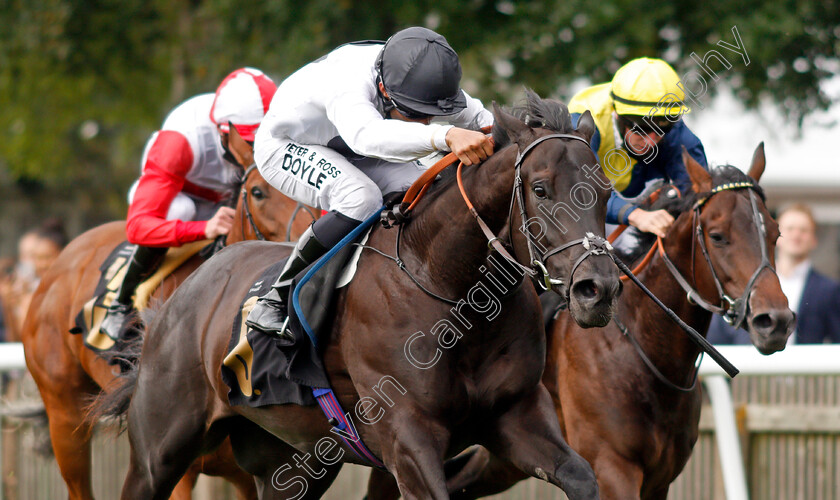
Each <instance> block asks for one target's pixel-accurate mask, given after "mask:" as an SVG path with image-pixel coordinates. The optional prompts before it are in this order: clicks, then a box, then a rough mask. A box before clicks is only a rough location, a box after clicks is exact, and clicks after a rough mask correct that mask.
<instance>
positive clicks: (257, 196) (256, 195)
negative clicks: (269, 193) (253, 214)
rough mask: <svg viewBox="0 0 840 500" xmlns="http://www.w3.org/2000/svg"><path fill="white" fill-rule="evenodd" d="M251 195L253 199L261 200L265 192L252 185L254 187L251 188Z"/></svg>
mask: <svg viewBox="0 0 840 500" xmlns="http://www.w3.org/2000/svg"><path fill="white" fill-rule="evenodd" d="M251 196H252V197H253V198H254V199H255V200H262V199H263V198H265V193H263V190H262V189H260V188H259V187H257V186H254V187H252V188H251Z"/></svg>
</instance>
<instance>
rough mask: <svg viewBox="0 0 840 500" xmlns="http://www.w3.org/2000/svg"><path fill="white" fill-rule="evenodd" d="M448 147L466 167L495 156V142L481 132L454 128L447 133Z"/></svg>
mask: <svg viewBox="0 0 840 500" xmlns="http://www.w3.org/2000/svg"><path fill="white" fill-rule="evenodd" d="M446 145H447V146H449V149H450V150H451V151H452V152H453V153H455V156H457V157H458V159H459V160H461V162H462V163H463V164H464V165H475V164H477V163H481V162H482V161H484V160H486V159H487V157H489V156H490V155H492V154H493V141H492V139H490V137H488V136H486V135H484V134H483V133H481V132H476V131H474V130H467V129H464V128H458V127H452V128H451V129H449V131H447V132H446Z"/></svg>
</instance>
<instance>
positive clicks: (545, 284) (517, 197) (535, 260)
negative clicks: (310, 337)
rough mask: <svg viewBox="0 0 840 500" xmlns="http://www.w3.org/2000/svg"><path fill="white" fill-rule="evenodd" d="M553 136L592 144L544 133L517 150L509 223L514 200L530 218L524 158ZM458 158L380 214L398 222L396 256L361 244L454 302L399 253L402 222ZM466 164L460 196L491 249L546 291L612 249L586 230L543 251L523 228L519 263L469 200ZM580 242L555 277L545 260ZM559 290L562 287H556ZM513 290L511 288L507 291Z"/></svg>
mask: <svg viewBox="0 0 840 500" xmlns="http://www.w3.org/2000/svg"><path fill="white" fill-rule="evenodd" d="M550 139H568V140H574V141H581V142H583V143H584V144H586V146H587V148H589V147H590V145H589V141H587V140H586V139H583V138H582V137H578V136H576V135H572V134H549V135H544V136H542V137H539V138H537V139H536V140H534V141H533V142H531V143H530V144H529V145H528V146H527V147H525V148H524V149H522V150H520V151H519V152H517V155H516V160H515V162H514V171H515V178H514V182H513V193H512V194H511V202H510V207H509V208H508V224H509V225H510V224H512V222H511V220H512V217H511V216H512V215H513V204H514V203H516V204H517V205H518V206H519V214H520V216H521V217H522V222H523V224H524V222H525V221H526V220H528V214H527V212H526V210H525V201H524V200H525V194H524V188H523V182H522V176H521V167H522V162H523V161H524V159H525V156H527V155H528V153H530V152H531V151H532V150H533V149H534V148H535V147H537V146H538V145H539V144H541V143H543V142H545V141H548V140H550ZM457 161H458V159H457V157H456V156H455V155H454V153H449V154H448V155H446V156H445V157H444V158H443V159H441V160H440V161H438V162H437V163H436V164H435V165H433V166H432V167H431V168H429V169H428V170H426V172H424V173H423V175H422V176H421V177H420V178H418V179H417V181H415V182H414V184H412V185H411V187H410V188H409V189H408V191H407V192H406V194H405V196H404V197H403V201H402V203H401V204H399V205H397V206H395V207H393V208H392V209H390V210H385V211H383V212H382V214H381V221H382V225H383V226H384V227H385V228H391V227H394V226H399V229H398V230H397V240H396V256H395V257H394V256H391V255H388V254H386V253H384V252H381V251H379V250H377V249H375V248H373V247H369V246H365V245H361V246H363V247H364V248H367V249H370V250H373V251H374V252H376V253H378V254H380V255H382V256H383V257H386V258H388V259H390V260H393V261H394V262H395V263H396V264H397V265H398V266H399V268H400V269H402V270H403V271H404V272H405V273H406V274H407V275H408V276H409V278H411V280H412V281H413V282H414V283H415V284H416V285H417V286H418V287H419V288H420V289H421V290H423V292H424V293H426V294H427V295H429V296H430V297H433V298H435V299H438V300H441V301H443V302H446V303H451V304H456V305H457V304H458V302H456V301H453V300H451V299H448V298H446V297H441V296H440V295H438V294H436V293H434V292H432V291H431V290H428V289H427V288H426V287H424V286H423V285H422V284H421V283H420V281H419V280H418V279H417V278H416V277H415V276H414V275H413V274H412V273H411V272H410V271H409V270H408V268H407V267H406V266H405V262H403V260H402V259H401V257H400V252H399V249H400V236H401V234H402V225H403V223H404V222H406V221H407V220H408V219H409V218H410V217H411V211H412V210H413V209H414V207H415V206H416V205H417V203H418V202H419V200H420V199H421V197H422V196H423V194H424V193H425V192H426V190H427V189H428V187H429V186H430V185H431V183H432V182H433V181H434V179H435V177H436V176H437V174H438V173H440V172H441V171H442V170H443V169H444V168H446V167H448V166H450V165H453V164H454V163H455V162H457ZM463 167H464V164H463V163H459V164H458V169H457V172H456V178H457V181H458V189H459V190H460V191H461V196H462V197H463V199H464V202H465V203H466V204H467V208H468V209H469V211H470V214H472V216H473V217H474V218H475V220H476V222H477V223H478V226H479V228H481V231H482V233H484V236H485V237H486V238H487V246H488V248H490V249H492V250H496V251H497V252H498V253H499V255H501V256H502V258H504V259H505V260H506V261H507V262H509V263H510V264H511V265H513V266H514V267H516V268H518V269H520V270H521V271H522V272H523V273H524V274H526V275H528V276H531V277H532V278H534V281H535V282H536V283H537V284H538V286H539V287H540V288H542V290H543V291H547V290H551V289H554V288H555V287H561V286H563V285H565V284H566V283H567V282H568V283H571V281H572V278H573V276H574V274H575V271H576V270H577V268H578V267H579V266H580V265H581V264H582V263H583V261H584V260H586V259H587V258H588V257H590V256H592V255H609V253H610V252H611V251H612V246H611V245H610V244H609V242H608V241H607V240H606V239H604V238H602V237H600V236H596V235H595V234H593V233H591V232H587V233H586V235H585V236H584V237H583V238H578V239H576V240H573V241H569V242H567V243H565V244H563V245H560V246H559V247H556V248H553V249H551V250H548V251H546V252H540V251H539V249H538V248H537V244H536V242H535V241H534V238H533V236H532V235H531V234H530V231H523V233H525V239H526V240H527V242H528V257H529V262H530V263H531V265H530V266H525V265H523V264H520V263H519V260H517V259H516V257H514V256H512V255H511V254H510V252H508V250H507V249H506V248H505V246H504V245H503V244H502V243H501V238H500V237H499V236H497V235H496V234H494V233H493V231H492V230H491V229H490V227H489V226H488V225H487V224H486V223H485V222H484V220H483V219H482V218H481V216H480V215H479V214H478V212H477V211H476V209H475V207H474V206H473V204H472V202H471V201H470V198H469V196H468V195H467V192H466V190H465V189H464V183H463V180H462V177H461V172H462V170H463ZM508 232H509V236H510V237H511V238H512V236H513V231H512V230H510V228H509V231H508ZM577 245H581V246H583V248H584V252H583V253H582V254H581V255H580V256H579V257H578V259H577V260H576V261H575V263H574V264H573V265H572V268H571V270H570V272H569V277H568V279H567V280H566V281H564V280H562V279H559V278H555V277H552V276H551V275H550V274H549V272H548V269H547V268H546V266H545V262H546V261H547V260H548V259H549V258H550V257H552V256H554V255H557V254H559V253H560V252H563V251H564V250H567V249H570V248H573V247H575V246H577ZM511 247H512V248H513V242H512V240H511ZM516 289H518V286H517V287H516V288H515V289H514V291H515V290H516ZM557 291H558V292H559V290H557ZM508 293H512V292H508ZM569 294H570V288H569V287H567V288H566V293H565V299H566V300H567V301H568V300H569Z"/></svg>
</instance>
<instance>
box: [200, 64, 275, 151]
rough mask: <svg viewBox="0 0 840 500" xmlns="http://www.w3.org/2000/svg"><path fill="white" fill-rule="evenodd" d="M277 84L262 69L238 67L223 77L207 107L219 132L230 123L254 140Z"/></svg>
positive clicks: (228, 128)
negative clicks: (214, 96) (211, 103)
mask: <svg viewBox="0 0 840 500" xmlns="http://www.w3.org/2000/svg"><path fill="white" fill-rule="evenodd" d="M276 90H277V85H275V84H274V82H273V81H272V80H271V78H269V77H268V76H267V75H265V74H264V73H263V72H262V71H260V70H258V69H255V68H240V69H238V70H236V71H234V72H233V73H231V74H229V75H228V76H227V77H225V79H224V80H222V83H221V84H220V85H219V88H218V89H216V98H215V99H214V100H213V107H211V108H210V119H211V120H213V123H215V124H216V125H217V126H218V127H219V129H220V130H221V131H222V132H229V131H230V127H228V122H231V123H233V126H234V127H236V130H237V132H239V135H241V136H242V138H243V139H245V140H246V141H253V140H254V133H255V132H256V131H257V128H258V127H259V126H260V122H261V121H262V119H263V117H264V116H265V113H266V112H267V111H268V105H269V104H270V103H271V98H272V97H274V92H275V91H276Z"/></svg>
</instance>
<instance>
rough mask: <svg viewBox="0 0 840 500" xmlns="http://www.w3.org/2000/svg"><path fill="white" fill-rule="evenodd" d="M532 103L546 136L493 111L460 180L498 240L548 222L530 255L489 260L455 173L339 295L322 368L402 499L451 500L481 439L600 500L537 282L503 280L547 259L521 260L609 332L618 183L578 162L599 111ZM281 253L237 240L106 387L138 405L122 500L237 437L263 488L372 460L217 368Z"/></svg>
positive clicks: (586, 161) (154, 492)
mask: <svg viewBox="0 0 840 500" xmlns="http://www.w3.org/2000/svg"><path fill="white" fill-rule="evenodd" d="M526 112H527V114H528V116H529V117H530V119H531V120H532V121H531V123H533V124H535V128H532V126H530V125H529V124H526V123H525V122H523V121H521V120H520V119H518V118H515V117H514V116H512V115H510V114H508V113H506V112H503V111H501V110H499V109H498V108H496V109H495V116H496V125H495V129H494V139H495V141H496V145H497V150H498V151H497V153H496V154H494V155H493V156H492V157H490V158H489V159H488V160H487V161H485V162H484V163H483V164H481V165H480V166H478V167H472V168H468V169H465V171H464V173H463V179H462V183H461V182H459V184H462V186H463V191H464V192H465V193H466V195H467V196H468V198H469V199H470V200H472V204H473V206H474V210H475V212H476V213H477V214H478V215H480V217H481V218H482V220H483V221H484V223H485V224H486V227H487V228H488V231H489V232H492V233H494V234H499V232H500V231H502V230H503V229H504V228H506V227H507V226H508V224H509V223H510V224H511V227H516V228H518V227H520V226H522V220H523V219H522V216H521V215H520V213H522V214H524V215H525V220H526V227H528V228H530V229H533V228H534V226H540V231H539V234H538V235H536V236H534V235H533V231H528V232H527V235H526V232H525V231H519V230H514V231H510V232H509V233H508V234H509V236H507V237H505V239H506V240H508V241H510V242H511V245H510V252H511V253H512V254H513V255H515V256H516V257H515V258H514V257H511V259H512V260H513V261H514V262H517V264H515V265H514V264H512V263H507V264H505V265H500V266H498V267H493V266H492V265H491V263H492V262H494V260H493V259H491V260H488V259H489V258H490V256H491V255H492V256H493V258H497V259H501V258H500V257H498V256H497V255H496V254H494V253H491V251H490V250H488V236H486V235H485V234H484V233H483V232H482V230H481V229H480V228H479V225H478V224H477V223H476V219H475V218H474V217H473V215H472V214H471V212H470V211H468V210H467V209H466V207H465V199H464V198H463V197H462V194H461V193H460V192H459V187H458V185H456V183H455V182H452V181H451V180H450V181H449V182H444V183H442V184H441V185H438V186H437V187H436V188H435V189H434V190H433V191H434V196H431V195H427V196H426V197H425V198H424V199H423V200H422V201H421V202H420V203H419V204H418V205H417V208H416V209H415V211H414V215H413V218H412V220H411V222H410V223H409V224H407V225H406V226H404V228H403V229H402V238H401V240H400V243H399V251H400V254H401V258H402V262H403V266H397V265H395V263H394V262H393V261H392V260H390V259H388V258H385V257H384V256H383V255H382V254H380V253H379V252H382V253H384V254H388V255H392V256H393V252H394V248H395V247H394V245H395V241H396V236H397V230H396V229H390V230H386V229H384V228H381V227H378V228H376V229H374V230H373V232H372V233H371V234H370V237H369V240H368V242H367V243H366V245H367V246H368V247H369V248H373V249H376V250H377V252H374V251H370V250H368V251H364V252H362V255H361V259H360V261H359V263H358V271H357V273H356V277H355V279H354V280H353V281H352V282H351V283H350V285H349V286H347V287H345V288H343V289H342V290H341V291H340V292H339V296H338V299H337V309H336V311H337V313H336V317H335V323H334V325H333V327H332V330H331V332H330V335H331V336H330V339H329V343H328V345H327V346H326V348H325V352H324V365H325V367H326V370H327V374H328V376H329V379H330V382H331V384H332V386H333V388H334V390H335V392H336V395H337V397H338V399H339V401H340V402H341V405H342V406H343V407H344V408H345V409H350V411H351V412H352V411H353V410H355V414H349V413H348V415H350V420H351V421H355V422H356V425H355V426H356V428H357V430H358V432H359V434H360V435H361V438H362V440H363V441H364V443H365V444H366V445H367V447H368V448H369V449H370V450H371V452H372V453H373V454H375V455H376V456H377V457H378V458H379V459H381V461H382V462H383V463H384V464H385V466H386V467H387V469H388V471H390V472H391V473H392V474H393V475H394V476H395V477H396V480H397V484H398V485H399V489H400V491H401V493H402V495H403V497H405V498H407V499H429V498H432V499H445V498H449V494H448V492H447V488H446V484H445V475H444V469H443V461H444V459H445V458H446V457H447V456H451V454H452V453H453V452H457V451H460V450H461V449H463V448H464V447H465V446H466V445H469V444H472V443H481V444H483V445H485V446H487V447H488V448H489V449H491V450H493V452H494V453H496V454H497V455H499V456H501V457H505V459H506V460H508V461H510V462H511V463H513V464H515V465H516V467H518V468H519V469H521V470H522V471H524V472H525V473H526V474H530V475H533V476H536V477H540V478H541V479H543V480H546V481H549V482H551V483H553V484H555V485H558V486H560V487H561V488H563V489H564V490H565V491H566V493H567V494H568V495H569V497H570V498H572V499H583V498H596V497H597V485H596V482H595V476H594V475H593V473H592V470H591V468H590V467H589V465H588V464H587V463H586V461H585V460H583V459H582V458H581V457H580V456H579V455H577V454H576V453H575V452H573V451H572V450H571V449H570V448H569V447H568V445H566V443H565V441H564V440H563V437H562V434H561V431H560V426H559V423H558V422H557V418H556V415H555V413H554V409H553V406H552V403H551V397H550V396H549V394H548V392H547V391H546V389H545V387H544V386H543V385H542V383H541V381H540V379H541V375H542V370H543V366H544V360H545V332H544V328H543V326H542V321H541V319H540V304H539V301H538V299H537V295H536V292H535V289H534V287H533V286H531V285H530V284H528V283H525V284H524V285H523V283H522V282H523V281H524V279H523V278H522V277H521V276H522V273H523V272H524V271H520V276H519V278H518V279H513V280H512V281H511V276H510V275H507V276H506V275H505V273H512V272H514V271H511V269H522V268H524V269H527V270H528V272H534V270H533V268H532V266H534V267H539V266H537V265H536V264H533V263H532V260H531V259H530V258H528V259H526V258H525V256H527V255H531V254H532V253H533V252H536V255H535V256H534V259H535V260H538V261H539V262H540V263H541V264H542V266H543V267H544V268H545V271H546V273H545V274H543V273H542V272H540V276H541V278H545V279H546V281H548V283H549V284H550V285H551V286H552V287H557V288H558V290H559V291H560V293H563V294H564V295H566V296H567V297H568V300H570V302H571V309H572V315H573V317H574V318H575V320H576V321H578V322H579V323H580V324H583V325H586V326H600V325H604V324H606V323H607V322H608V321H609V320H610V318H611V317H612V309H613V305H614V302H615V300H616V298H617V295H618V292H619V290H620V282H619V279H618V273H617V269H616V267H615V265H614V263H613V262H612V261H611V260H610V258H609V256H607V255H599V252H597V251H596V250H597V246H598V245H597V243H598V240H599V238H597V237H596V236H595V235H598V234H603V224H604V217H605V212H606V201H607V198H608V195H609V193H608V191H606V190H604V189H602V188H601V187H600V186H601V185H603V184H601V182H602V181H603V179H597V182H588V178H587V171H585V170H584V169H583V168H582V167H583V166H584V165H594V164H595V157H594V154H593V153H592V150H591V149H590V147H589V145H588V142H587V140H588V139H589V138H590V137H591V135H592V132H593V130H594V123H593V121H592V118H591V116H590V115H589V114H588V113H586V114H584V116H583V117H582V118H581V120H580V124H579V126H578V129H577V130H574V129H573V128H572V125H571V121H570V119H569V114H568V111H567V109H566V107H565V106H563V105H562V104H560V103H557V102H555V101H543V100H541V99H539V98H538V97H537V96H535V95H533V94H531V95H530V98H529V104H528V109H527V110H526ZM537 123H538V124H539V125H536V124H537ZM595 172H596V174H597V175H599V176H603V173H601V172H600V169H598V170H596V171H595ZM589 175H591V174H589ZM520 181H521V184H520ZM576 195H577V198H574V199H576V200H577V202H578V203H579V204H581V205H583V206H584V208H580V207H578V208H577V209H576V211H575V213H574V215H572V214H566V215H565V216H563V217H562V220H561V217H558V216H557V213H558V206H559V207H566V209H568V210H570V211H571V210H572V199H573V197H575V196H576ZM520 205H521V206H520ZM517 207H519V208H521V212H520V211H519V208H517ZM539 214H546V215H545V216H546V217H552V221H548V222H545V223H542V222H540V221H539V220H536V218H537V216H538V215H539ZM532 219H534V220H532ZM588 233H592V234H588ZM529 237H530V239H531V240H532V245H533V246H532V247H531V248H529V244H528V238H529ZM494 239H495V238H494ZM535 247H536V248H535ZM540 249H542V250H540ZM552 249H553V250H552ZM285 253H286V251H285V250H284V249H282V248H281V247H278V246H277V245H273V244H268V243H259V242H246V243H243V244H241V245H236V246H232V247H229V248H227V249H225V250H223V251H222V252H220V253H219V254H217V255H216V256H214V257H213V258H212V259H211V260H210V261H208V262H207V263H206V264H205V265H203V266H202V267H201V268H199V269H198V270H197V271H196V272H195V273H193V275H191V276H190V278H189V279H188V280H187V281H186V282H185V283H184V284H183V285H181V287H180V288H179V289H178V290H177V291H176V293H175V294H173V296H172V297H171V298H170V299H169V301H167V303H166V304H165V305H164V306H163V308H162V309H161V310H160V311H158V313H157V315H156V317H155V319H154V321H153V322H152V323H151V324H150V325H149V329H148V330H147V332H146V339H145V342H144V347H143V354H142V356H141V362H140V366H139V370H138V371H137V372H131V373H129V374H128V375H129V377H127V383H126V384H125V385H124V386H123V387H122V388H121V389H120V390H118V391H115V392H113V393H111V394H112V396H115V395H119V394H120V393H122V396H123V397H122V401H120V403H122V404H124V405H126V404H127V403H128V401H127V399H128V398H131V399H130V406H129V407H128V410H127V411H128V432H129V437H130V442H131V446H132V454H131V465H130V468H129V473H128V475H127V477H126V482H125V484H124V487H123V494H122V498H124V499H133V498H143V499H149V498H163V497H165V496H166V495H167V494H168V492H169V491H170V490H171V488H172V487H173V485H174V484H175V482H176V481H177V478H178V477H180V475H181V474H182V473H183V472H184V470H185V469H186V468H187V466H188V465H189V464H190V463H191V461H192V460H193V459H194V458H195V457H196V455H197V454H198V453H200V452H201V451H203V450H208V449H212V448H213V447H214V446H216V445H218V443H219V442H220V441H221V440H222V439H223V438H224V437H225V436H228V435H229V436H230V438H231V443H232V445H233V448H234V454H235V456H236V458H237V461H238V463H239V464H240V465H241V466H242V467H243V468H244V469H245V470H247V471H248V472H250V473H252V474H253V475H255V476H256V477H257V485H258V489H259V490H260V494H261V498H288V497H291V496H294V497H295V498H317V497H320V495H321V494H322V493H323V491H325V490H326V488H327V487H328V486H329V484H330V483H331V481H332V479H333V478H334V477H335V474H337V472H338V468H339V467H340V465H341V463H342V462H353V463H361V460H360V459H358V458H355V457H354V456H353V455H352V453H351V449H350V448H348V447H345V445H344V444H342V443H340V442H337V441H336V440H333V439H332V438H330V437H329V436H330V435H331V433H330V426H329V424H328V422H327V421H326V419H325V418H324V416H323V414H322V413H321V410H320V409H319V408H318V407H317V406H309V407H302V406H296V405H274V406H268V407H262V408H248V407H241V406H237V407H231V406H230V405H229V403H228V398H227V392H228V387H227V386H226V385H225V384H224V383H223V382H222V380H221V376H220V369H219V368H220V365H221V363H222V359H223V358H224V356H225V355H226V352H227V346H228V342H229V339H230V328H231V322H232V320H233V318H234V317H235V315H236V313H237V309H238V308H239V305H240V301H241V300H242V298H243V297H244V296H245V294H246V292H247V291H248V289H249V288H250V287H251V285H252V284H253V283H254V282H255V281H256V280H257V279H258V278H259V276H260V273H261V272H262V270H263V269H265V268H266V267H268V266H269V265H270V264H272V263H274V262H276V261H277V260H278V259H279V258H280V257H282V256H283V255H284V254H285ZM543 260H544V261H545V262H542V261H543ZM495 262H498V260H495ZM518 266H521V268H520V267H518ZM404 269H405V271H404ZM540 271H542V270H541V269H540ZM408 273H411V276H409V274H408ZM546 274H547V275H548V276H545V275H546ZM414 280H416V281H417V283H419V284H421V285H423V287H424V288H425V289H426V290H425V291H424V290H422V289H421V288H420V287H419V286H418V284H417V283H415V281H414ZM517 282H518V283H519V285H518V286H517V285H516V284H517ZM560 283H562V284H560ZM491 287H495V288H491ZM433 295H435V296H433ZM441 298H446V299H447V300H450V301H451V303H450V302H448V301H447V300H441ZM453 304H454V305H453ZM424 332H425V333H424ZM131 375H134V378H133V379H132V378H131ZM112 403H113V401H112ZM117 407H119V404H117ZM359 422H361V423H359ZM313 455H314V457H313ZM313 479H316V480H317V482H315V483H314V484H313V483H312V480H313Z"/></svg>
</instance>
